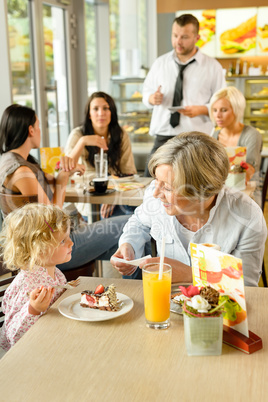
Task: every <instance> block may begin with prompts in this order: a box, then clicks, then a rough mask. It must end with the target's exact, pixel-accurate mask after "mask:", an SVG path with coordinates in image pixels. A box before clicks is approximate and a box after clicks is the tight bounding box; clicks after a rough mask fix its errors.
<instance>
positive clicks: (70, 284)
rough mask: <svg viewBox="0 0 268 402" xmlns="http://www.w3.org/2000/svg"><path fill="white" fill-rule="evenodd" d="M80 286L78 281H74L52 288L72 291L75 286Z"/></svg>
mask: <svg viewBox="0 0 268 402" xmlns="http://www.w3.org/2000/svg"><path fill="white" fill-rule="evenodd" d="M79 284H80V279H79V278H77V279H74V280H73V281H70V282H67V283H65V285H57V286H53V287H54V289H73V288H76V286H78V285H79Z"/></svg>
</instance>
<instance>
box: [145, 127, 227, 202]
mask: <svg viewBox="0 0 268 402" xmlns="http://www.w3.org/2000/svg"><path fill="white" fill-rule="evenodd" d="M160 165H170V166H172V169H173V173H174V183H173V189H174V191H175V192H176V193H178V194H179V195H181V196H183V197H187V198H195V199H198V200H203V199H208V198H210V197H211V196H213V195H216V194H218V193H219V192H220V190H221V189H222V187H223V185H224V183H225V180H226V178H227V176H228V172H229V158H228V155H227V152H226V150H225V149H224V147H223V145H221V144H220V142H219V141H217V140H216V139H215V138H212V137H210V136H208V135H207V134H203V133H200V132H197V131H193V132H189V133H182V134H180V135H178V136H177V137H174V138H172V139H170V140H168V141H167V142H166V143H165V144H164V145H162V146H161V147H160V148H158V150H157V151H156V152H155V153H154V154H153V155H152V157H151V159H150V161H149V165H148V168H149V171H150V173H151V175H152V176H153V177H155V171H156V168H157V167H158V166H160Z"/></svg>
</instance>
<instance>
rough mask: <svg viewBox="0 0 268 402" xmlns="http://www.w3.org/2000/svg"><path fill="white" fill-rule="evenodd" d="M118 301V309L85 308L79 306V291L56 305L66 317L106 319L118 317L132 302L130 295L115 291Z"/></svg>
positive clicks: (74, 318) (131, 305) (79, 319)
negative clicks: (119, 306) (119, 304)
mask: <svg viewBox="0 0 268 402" xmlns="http://www.w3.org/2000/svg"><path fill="white" fill-rule="evenodd" d="M116 295H117V299H118V300H119V303H120V302H121V303H122V307H121V309H120V310H119V311H105V310H98V309H93V308H85V307H81V306H80V300H81V293H76V294H74V295H72V296H69V297H66V299H64V300H62V302H61V303H60V304H59V306H58V310H59V312H60V313H61V314H62V315H64V316H65V317H67V318H71V319H72V320H78V321H106V320H112V319H113V318H117V317H120V316H121V315H124V314H126V313H128V312H129V311H130V310H131V309H132V307H133V305H134V303H133V300H132V299H130V297H128V296H126V295H124V294H123V293H116Z"/></svg>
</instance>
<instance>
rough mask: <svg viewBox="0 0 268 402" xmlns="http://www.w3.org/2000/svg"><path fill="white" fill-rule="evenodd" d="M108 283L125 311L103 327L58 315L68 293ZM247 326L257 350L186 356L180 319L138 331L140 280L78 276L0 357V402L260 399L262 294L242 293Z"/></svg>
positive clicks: (267, 390) (266, 294)
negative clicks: (127, 303)
mask: <svg viewBox="0 0 268 402" xmlns="http://www.w3.org/2000/svg"><path fill="white" fill-rule="evenodd" d="M100 281H101V283H103V284H104V285H108V284H111V283H114V284H115V286H116V289H117V291H118V292H120V293H123V294H125V295H127V296H129V297H131V298H132V300H133V301H134V307H133V309H132V310H131V311H130V312H129V313H127V314H126V315H124V316H121V317H118V318H116V319H114V320H110V321H103V322H95V323H91V322H82V321H75V320H71V319H68V318H66V317H64V316H62V315H61V314H60V313H59V312H58V309H57V306H58V304H59V302H60V301H61V300H62V299H63V298H65V297H67V296H70V295H71V294H74V293H77V292H80V291H82V290H85V289H94V288H95V286H96V285H98V284H99V283H100ZM246 298H247V309H248V316H249V328H250V330H251V331H252V332H254V333H256V334H257V335H259V336H260V337H261V338H262V340H263V344H264V348H263V349H262V350H260V351H258V352H255V353H253V354H252V355H246V354H244V353H242V352H240V351H238V350H236V349H234V348H232V347H230V346H228V345H225V344H223V349H222V355H221V356H206V357H189V356H187V354H186V350H185V344H184V332H183V318H182V316H180V315H176V314H174V313H171V327H170V328H169V329H168V330H163V331H156V330H153V329H149V328H147V327H146V326H145V318H144V311H143V295H142V282H141V281H138V280H123V279H112V280H111V279H108V278H101V280H100V278H85V277H84V278H82V284H81V285H80V286H79V288H76V289H73V290H68V291H66V292H65V293H64V294H63V295H62V296H61V298H60V299H59V300H58V301H57V302H56V303H55V304H54V305H53V306H52V307H51V308H50V310H49V311H48V313H47V314H46V315H44V316H43V317H41V318H40V319H39V320H38V321H37V323H36V324H34V325H33V327H32V328H31V329H30V330H29V331H28V332H27V333H26V334H25V335H24V336H23V337H22V338H21V339H20V340H19V341H18V343H17V344H16V345H15V346H14V347H13V348H11V349H10V351H9V352H7V353H6V355H5V356H4V357H3V358H2V359H1V360H0V373H1V374H0V400H1V401H5V402H8V401H19V402H21V401H27V402H32V401H34V402H36V401H38V402H42V401H53V402H55V401H59V402H62V401H70V402H73V401H81V402H84V401H92V400H98V401H101V402H103V401H107V402H108V401H109V402H111V401H112V402H114V401H119V402H121V401H122V402H125V401H146V402H147V401H161V402H163V401H168V402H169V401H190V402H191V401H201V402H202V401H206V402H207V401H223V402H226V401H247V402H248V401H252V402H253V401H254V402H255V401H258V402H262V401H267V395H268V381H267V362H268V348H267V345H268V331H267V328H268V315H267V311H266V310H267V305H268V289H267V288H246Z"/></svg>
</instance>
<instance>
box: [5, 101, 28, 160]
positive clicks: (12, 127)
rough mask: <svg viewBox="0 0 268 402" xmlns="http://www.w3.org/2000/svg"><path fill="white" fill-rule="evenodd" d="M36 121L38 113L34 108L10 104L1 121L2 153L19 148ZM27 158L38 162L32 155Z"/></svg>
mask: <svg viewBox="0 0 268 402" xmlns="http://www.w3.org/2000/svg"><path fill="white" fill-rule="evenodd" d="M35 122H36V114H35V111H34V110H33V109H31V108H29V107H26V106H21V105H17V104H14V105H10V106H8V107H7V108H6V109H5V110H4V113H3V115H2V118H1V122H0V154H1V155H2V154H4V153H6V152H9V151H12V150H14V149H17V148H19V147H20V146H21V145H22V144H24V143H25V141H26V140H27V138H28V133H29V127H30V126H33V125H34V124H35ZM27 160H28V161H29V162H32V163H36V160H35V158H34V157H33V156H31V155H29V157H28V159H27Z"/></svg>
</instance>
